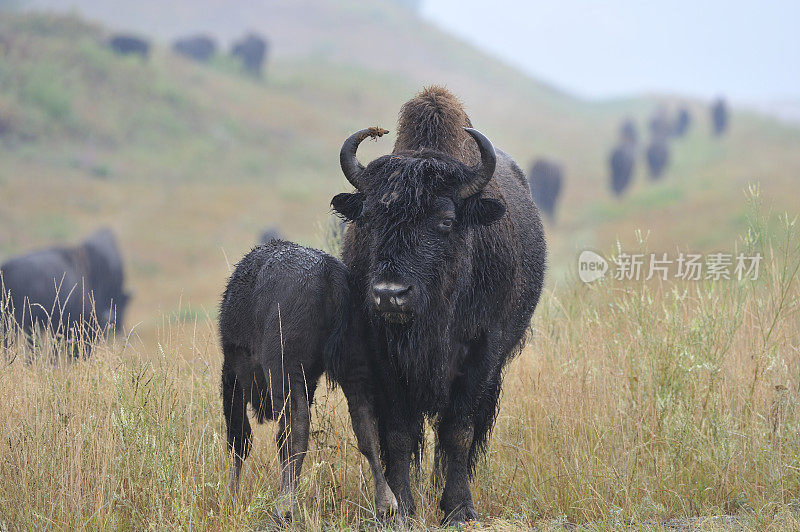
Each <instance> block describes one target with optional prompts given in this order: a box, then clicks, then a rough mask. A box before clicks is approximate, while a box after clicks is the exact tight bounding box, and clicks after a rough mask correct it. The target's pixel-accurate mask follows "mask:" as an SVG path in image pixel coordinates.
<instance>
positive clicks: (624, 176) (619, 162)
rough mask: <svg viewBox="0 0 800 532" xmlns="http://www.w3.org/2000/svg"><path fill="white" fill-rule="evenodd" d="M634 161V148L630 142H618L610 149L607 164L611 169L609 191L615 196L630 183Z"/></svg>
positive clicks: (623, 190)
mask: <svg viewBox="0 0 800 532" xmlns="http://www.w3.org/2000/svg"><path fill="white" fill-rule="evenodd" d="M635 161H636V154H635V149H634V148H633V146H632V145H630V144H627V143H620V144H619V145H617V146H616V147H615V148H614V149H613V150H612V151H611V155H610V156H609V158H608V166H609V168H610V170H611V179H610V181H611V192H612V193H613V194H614V195H615V196H620V195H622V193H623V192H625V189H627V188H628V186H629V185H630V184H631V177H632V176H633V167H634V163H635Z"/></svg>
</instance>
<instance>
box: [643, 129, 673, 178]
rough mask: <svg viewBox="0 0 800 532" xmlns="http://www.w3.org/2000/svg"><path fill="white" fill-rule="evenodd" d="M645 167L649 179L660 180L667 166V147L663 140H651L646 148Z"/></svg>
mask: <svg viewBox="0 0 800 532" xmlns="http://www.w3.org/2000/svg"><path fill="white" fill-rule="evenodd" d="M646 157H647V166H648V168H649V170H650V178H651V179H660V178H661V176H662V175H663V174H664V170H665V169H666V168H667V164H669V145H668V144H667V141H666V140H665V139H659V138H657V139H653V141H652V142H651V143H650V145H649V146H648V147H647V153H646Z"/></svg>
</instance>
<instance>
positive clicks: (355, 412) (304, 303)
mask: <svg viewBox="0 0 800 532" xmlns="http://www.w3.org/2000/svg"><path fill="white" fill-rule="evenodd" d="M348 282H349V280H348V272H347V268H345V266H344V264H342V262H341V261H339V260H337V259H335V258H334V257H331V256H330V255H328V254H326V253H323V252H322V251H318V250H315V249H309V248H305V247H302V246H300V245H297V244H294V243H291V242H285V241H282V240H273V241H271V242H270V243H268V244H266V245H262V246H258V247H256V248H254V249H253V250H252V251H251V252H250V253H248V254H247V255H246V256H245V257H244V258H243V259H242V260H241V261H240V262H239V264H237V266H236V269H235V271H234V272H233V275H231V278H230V280H229V281H228V286H227V288H226V290H225V293H224V295H223V298H222V308H221V312H220V322H219V328H220V338H221V341H222V351H223V355H224V361H223V365H222V404H223V408H224V410H225V421H226V423H227V432H228V446H229V449H230V450H231V451H232V453H233V466H232V468H231V475H230V489H231V493H232V494H233V495H234V496H235V494H236V490H237V486H238V483H239V475H240V472H241V468H242V464H243V462H244V460H245V459H246V458H247V455H248V453H249V452H250V447H251V442H252V435H251V429H250V422H249V420H248V417H247V413H246V407H247V404H248V403H249V404H250V405H251V406H252V408H253V412H254V414H255V417H256V419H257V420H258V422H259V423H262V422H263V421H264V420H265V419H271V420H276V421H278V436H277V441H278V449H279V452H280V459H281V481H280V494H281V496H280V500H279V503H278V507H277V509H276V514H277V517H278V518H279V519H281V520H283V519H286V518H291V516H292V514H293V512H294V508H295V506H296V495H295V492H296V488H297V480H298V476H299V474H300V469H301V467H302V464H303V458H304V456H305V453H306V451H307V450H308V437H309V424H310V415H309V414H310V411H309V405H310V404H311V402H312V400H313V398H314V391H315V389H316V387H317V383H318V381H319V379H320V377H321V376H322V373H323V372H325V371H327V373H328V376H329V377H330V378H331V379H332V380H334V381H335V382H337V383H338V384H339V385H340V386H341V387H342V391H344V394H345V396H346V398H347V403H348V407H349V410H350V417H351V420H352V424H353V430H354V431H355V435H356V439H357V440H358V446H359V449H360V450H361V452H362V453H363V454H364V456H365V457H366V458H367V460H368V461H369V465H370V468H371V469H372V475H373V479H374V481H375V501H376V506H377V509H378V511H379V512H380V513H382V514H384V513H387V512H390V511H394V510H395V509H396V508H397V501H396V500H395V497H394V495H393V494H392V491H391V489H390V488H389V485H388V484H387V482H386V479H385V478H384V476H383V470H382V468H381V462H380V450H379V445H378V428H377V422H376V420H375V415H374V408H373V400H372V390H371V387H370V385H371V379H370V375H371V373H370V372H369V370H368V366H367V362H366V357H365V354H364V352H363V348H362V346H361V345H360V344H358V343H357V342H353V341H351V339H353V338H360V337H361V335H360V334H358V329H359V328H360V325H359V324H358V323H356V322H355V320H353V319H351V316H353V315H355V314H354V313H353V312H352V311H351V308H350V305H351V297H350V288H349V285H348Z"/></svg>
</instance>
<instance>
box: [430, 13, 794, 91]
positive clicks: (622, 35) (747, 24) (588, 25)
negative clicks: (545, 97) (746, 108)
mask: <svg viewBox="0 0 800 532" xmlns="http://www.w3.org/2000/svg"><path fill="white" fill-rule="evenodd" d="M489 6H491V7H489ZM423 15H424V16H425V17H426V18H428V19H430V20H431V21H433V22H434V23H435V24H437V25H439V26H441V27H444V28H447V29H449V30H450V31H452V32H454V33H456V34H458V35H460V36H462V37H464V38H467V39H468V40H470V41H472V42H473V43H474V44H476V45H478V46H479V47H481V48H483V49H486V50H488V51H490V52H492V53H494V54H495V55H498V56H500V57H502V58H504V59H505V60H506V61H508V62H509V63H511V64H513V65H516V66H518V67H521V68H522V69H523V70H525V71H527V72H529V73H530V74H532V75H534V76H535V77H538V78H541V79H543V80H544V81H547V82H549V83H552V84H554V85H556V86H559V87H561V88H563V89H566V90H568V91H570V92H573V93H575V94H578V95H580V96H584V97H590V98H601V97H614V96H620V95H629V94H634V93H641V92H669V93H680V94H686V95H692V96H700V97H706V98H709V97H713V96H714V95H716V94H722V93H724V94H726V95H727V96H729V97H730V98H732V99H733V100H738V101H743V102H755V101H768V100H789V101H800V1H798V0H762V1H760V2H755V1H752V0H694V1H693V0H670V1H656V0H605V1H590V0H557V1H552V0H534V1H530V2H526V1H524V0H517V1H515V0H495V1H493V2H487V1H486V0H424V4H423Z"/></svg>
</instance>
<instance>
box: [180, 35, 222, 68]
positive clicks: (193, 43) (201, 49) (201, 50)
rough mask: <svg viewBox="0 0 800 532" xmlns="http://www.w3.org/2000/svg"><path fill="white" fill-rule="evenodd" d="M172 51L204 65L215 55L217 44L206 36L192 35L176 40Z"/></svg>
mask: <svg viewBox="0 0 800 532" xmlns="http://www.w3.org/2000/svg"><path fill="white" fill-rule="evenodd" d="M172 49H173V50H174V51H175V53H177V54H180V55H182V56H185V57H188V58H189V59H193V60H195V61H199V62H201V63H205V62H207V61H208V60H209V59H211V58H212V57H213V56H214V54H215V53H217V43H216V42H215V41H214V39H213V38H212V37H210V36H208V35H192V36H190V37H184V38H182V39H178V40H176V41H175V42H174V43H172Z"/></svg>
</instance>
